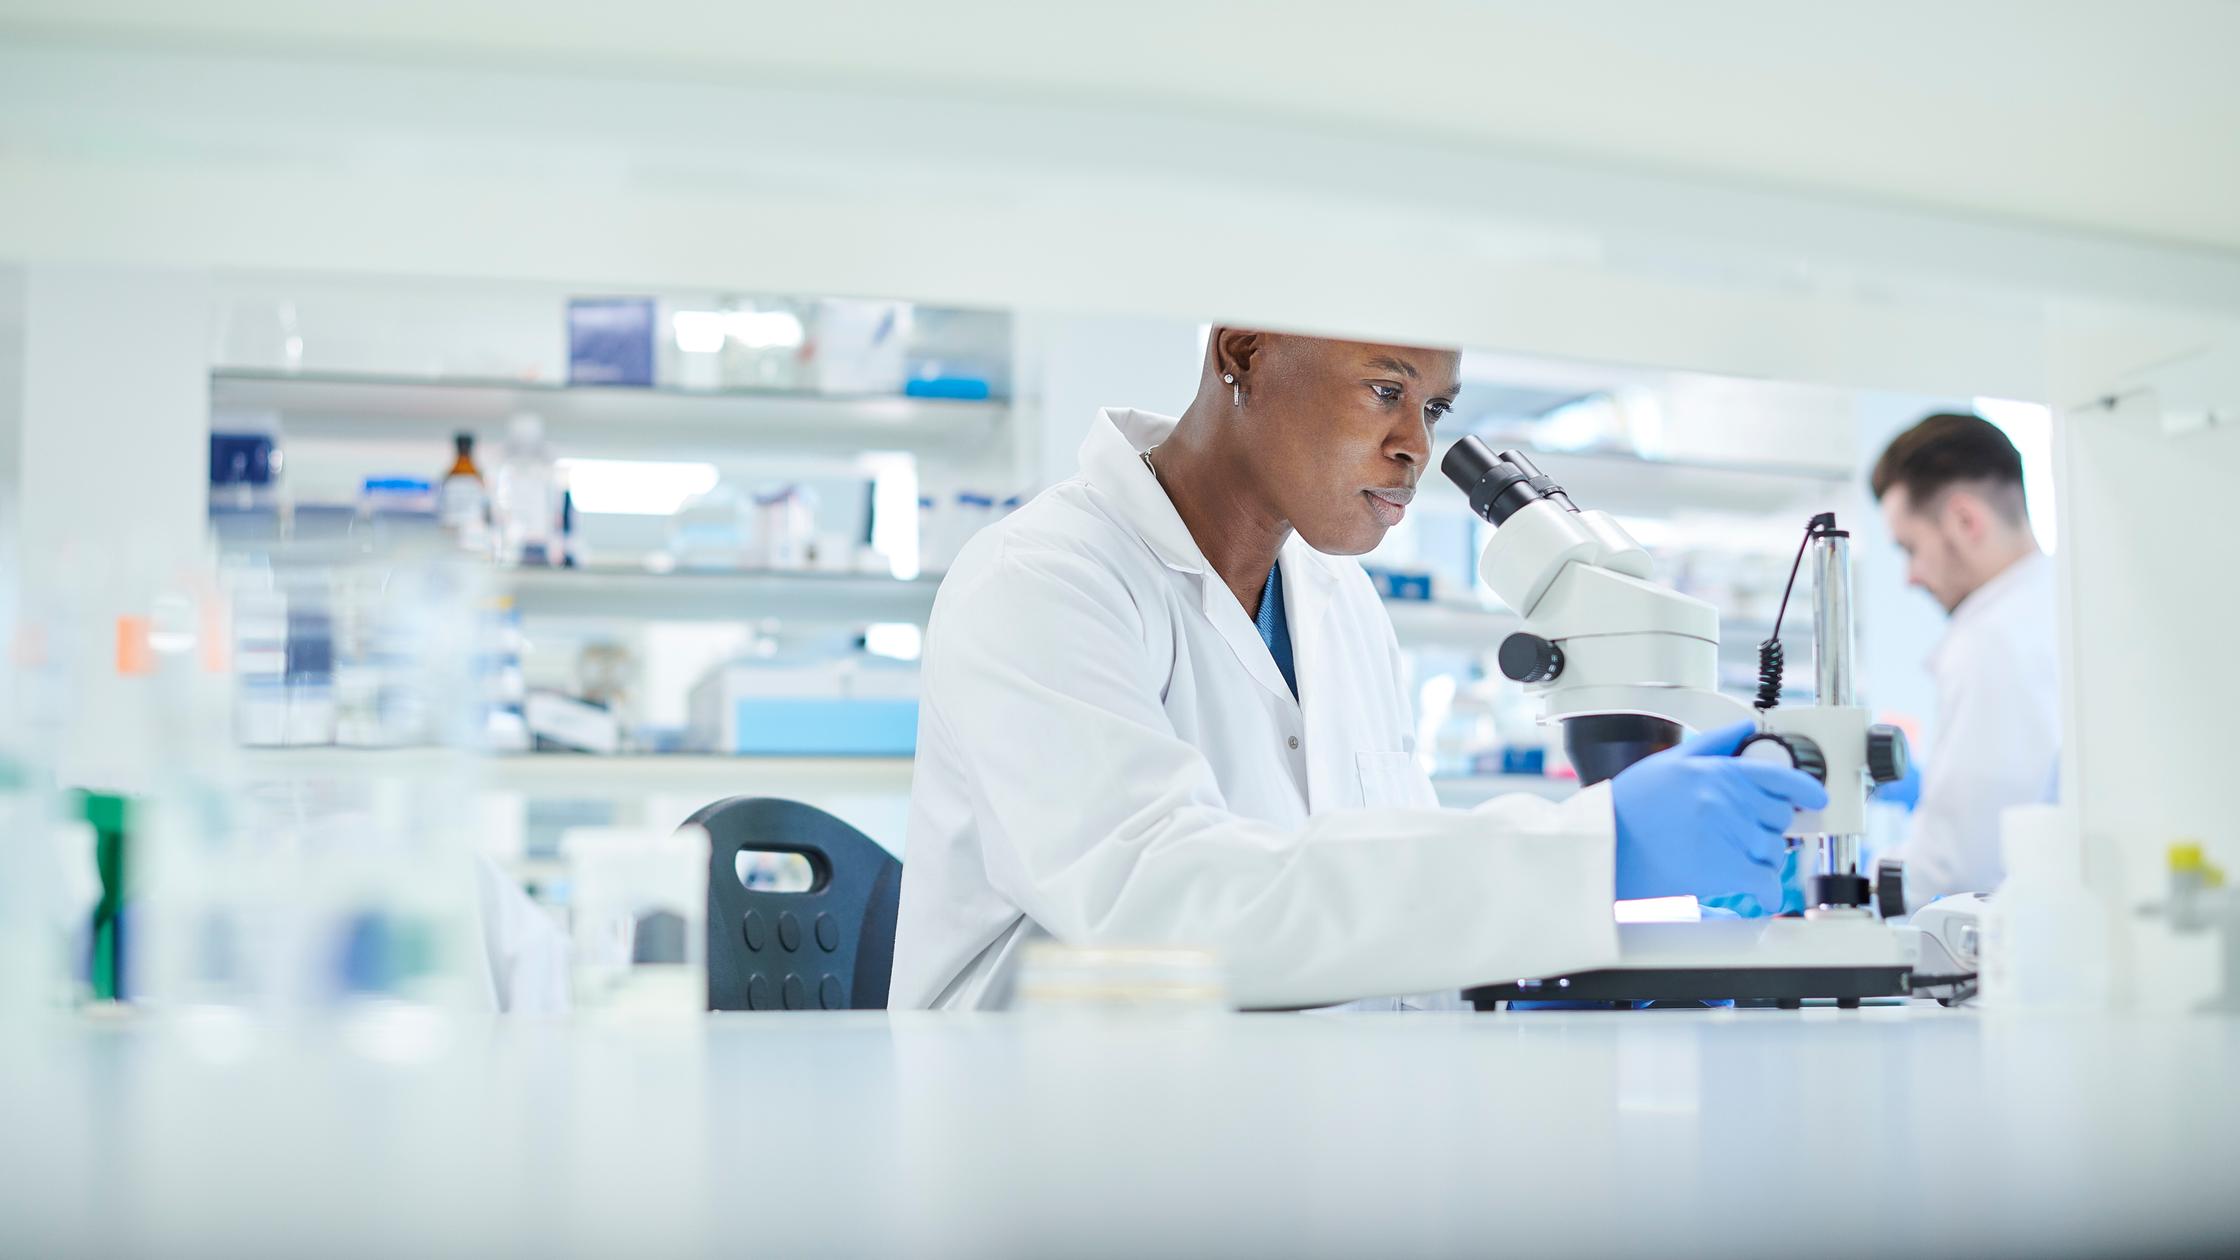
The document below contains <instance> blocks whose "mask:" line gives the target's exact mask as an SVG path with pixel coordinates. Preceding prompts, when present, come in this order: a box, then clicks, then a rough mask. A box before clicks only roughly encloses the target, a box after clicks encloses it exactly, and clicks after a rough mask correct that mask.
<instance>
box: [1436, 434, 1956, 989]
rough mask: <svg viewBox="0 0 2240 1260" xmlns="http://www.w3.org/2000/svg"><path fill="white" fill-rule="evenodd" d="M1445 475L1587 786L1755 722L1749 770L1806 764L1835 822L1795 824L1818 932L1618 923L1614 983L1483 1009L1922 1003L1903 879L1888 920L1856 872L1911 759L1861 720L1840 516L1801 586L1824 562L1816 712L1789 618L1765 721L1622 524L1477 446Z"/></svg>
mask: <svg viewBox="0 0 2240 1260" xmlns="http://www.w3.org/2000/svg"><path fill="white" fill-rule="evenodd" d="M1440 467H1441V470H1442V471H1444V472H1445V473H1446V475H1447V477H1448V478H1449V479H1450V480H1452V481H1453V482H1454V483H1455V484H1456V485H1458V486H1460V487H1461V488H1462V490H1463V492H1464V493H1465V494H1467V495H1468V496H1469V499H1470V507H1471V510H1472V511H1475V512H1476V513H1477V514H1478V515H1479V516H1481V517H1483V518H1485V520H1486V521H1487V522H1488V523H1490V524H1491V525H1493V527H1494V532H1493V537H1492V538H1491V539H1490V540H1489V541H1488V542H1487V543H1486V547H1485V551H1484V553H1483V554H1482V555H1481V556H1480V558H1479V564H1478V572H1479V576H1480V578H1481V579H1482V580H1483V581H1484V582H1485V583H1486V585H1488V586H1490V587H1492V588H1493V591H1494V593H1495V594H1497V595H1499V596H1500V597H1501V598H1502V600H1503V601H1504V602H1505V603H1507V604H1508V605H1509V607H1510V608H1511V609H1512V610H1514V611H1515V612H1516V613H1517V615H1518V616H1519V617H1520V618H1522V620H1523V624H1522V626H1521V627H1520V628H1519V629H1518V630H1517V631H1516V632H1515V633H1513V634H1511V635H1509V636H1508V637H1507V638H1506V639H1505V640H1503V641H1502V643H1501V645H1500V649H1499V652H1498V653H1497V657H1498V662H1499V665H1500V668H1501V672H1502V673H1503V674H1504V675H1506V676H1507V677H1508V678H1510V679H1511V680H1513V681H1515V682H1518V683H1521V684H1523V686H1524V688H1525V690H1526V692H1527V693H1528V694H1530V695H1531V696H1533V697H1534V698H1535V699H1536V700H1537V701H1538V702H1539V705H1540V716H1541V720H1542V721H1544V722H1554V723H1559V724H1560V725H1561V726H1562V728H1563V738H1564V746H1565V750H1566V752H1567V753H1568V754H1569V755H1570V758H1571V761H1572V764H1573V765H1574V766H1575V767H1577V769H1578V771H1579V776H1580V780H1581V782H1582V783H1583V784H1586V785H1590V786H1591V785H1592V784H1595V783H1599V782H1602V781H1604V780H1606V779H1609V778H1611V777H1613V776H1615V775H1616V774H1617V773H1619V772H1620V771H1622V770H1624V769H1625V768H1626V767H1627V766H1630V765H1632V764H1633V763H1634V762H1636V761H1638V760H1640V759H1641V758H1643V757H1646V756H1648V755H1650V754H1652V753H1655V752H1660V751H1662V750H1664V749H1666V748H1670V747H1673V746H1674V745H1676V744H1678V743H1679V742H1680V739H1681V732H1682V729H1683V728H1691V727H1692V728H1694V729H1697V730H1705V729H1710V728H1714V727H1719V726H1726V725H1730V724H1732V723H1735V722H1738V721H1741V720H1743V719H1745V718H1748V719H1752V720H1755V721H1756V722H1757V724H1758V732H1757V733H1756V734H1755V735H1753V736H1751V737H1750V738H1749V739H1748V740H1747V741H1745V743H1744V744H1743V746H1742V747H1741V748H1740V749H1739V750H1737V752H1736V754H1735V755H1736V756H1738V757H1751V758H1759V759H1764V760H1769V761H1776V762H1779V763H1780V764H1784V765H1790V766H1794V767H1796V768H1797V769H1799V770H1802V771H1804V772H1805V773H1807V774H1810V775H1812V776H1813V777H1815V778H1817V779H1819V780H1820V781H1821V782H1822V783H1824V784H1825V785H1826V786H1827V789H1828V807H1827V808H1826V809H1825V810H1821V811H1818V812H1813V813H1800V814H1798V815H1797V818H1796V822H1795V825H1794V826H1793V827H1792V828H1791V830H1790V832H1789V838H1790V843H1791V844H1792V845H1794V846H1797V847H1798V849H1799V854H1798V856H1799V869H1800V870H1802V871H1809V872H1810V875H1809V878H1808V879H1807V880H1806V896H1805V908H1804V911H1803V913H1802V915H1801V916H1793V917H1790V916H1785V917H1774V918H1759V919H1707V920H1703V921H1700V922H1684V923H1621V924H1620V925H1619V960H1618V963H1617V965H1616V966H1615V967H1612V968H1608V969H1603V970H1598V971H1593V972H1585V973H1579V974H1574V975H1568V976H1551V977H1538V978H1527V979H1518V980H1513V981H1504V982H1500V983H1494V984H1488V985H1485V986H1481V987H1479V988H1475V989H1472V990H1470V992H1469V996H1470V997H1471V999H1472V1000H1473V1002H1474V1003H1475V1004H1476V1005H1477V1006H1478V1008H1479V1009H1481V1010H1486V1009H1493V1007H1494V1004H1496V1003H1498V1002H1501V1001H1511V1000H1538V999H1550V998H1558V999H1565V1000H1582V1001H1594V1000H1615V1001H1695V1000H1712V999H1736V1000H1741V1001H1747V1002H1752V1003H1773V1004H1777V1005H1781V1006H1796V1005H1799V1004H1801V1003H1802V1002H1803V1001H1805V1000H1806V999H1833V1000H1834V1001H1836V1002H1837V1003H1838V1004H1839V1005H1843V1006H1856V1005H1858V1003H1859V1001H1860V999H1862V998H1868V997H1888V996H1905V995H1907V994H1909V993H1911V992H1912V990H1913V988H1914V977H1913V975H1912V971H1913V964H1914V960H1915V959H1916V958H1917V957H1918V956H1919V951H1918V944H1917V942H1916V941H1914V940H1913V939H1911V934H1909V933H1907V932H1905V931H1904V930H1902V929H1895V928H1892V927H1890V926H1888V925H1886V924H1885V923H1884V922H1883V921H1882V919H1883V915H1885V914H1888V915H1897V914H1902V913H1904V901H1903V894H1902V891H1901V890H1900V889H1899V888H1898V887H1897V875H1896V874H1895V872H1892V873H1890V874H1889V875H1888V876H1887V877H1886V879H1885V881H1884V884H1885V886H1884V887H1883V888H1882V889H1881V890H1880V893H1881V897H1880V906H1879V912H1878V907H1877V906H1876V905H1875V904H1872V903H1873V902H1874V901H1875V894H1876V891H1877V890H1876V889H1875V887H1874V886H1873V885H1871V884H1870V882H1869V880H1868V879H1867V878H1866V876H1865V875H1864V874H1862V873H1861V871H1860V870H1859V859H1860V841H1861V838H1862V836H1863V834H1864V833H1865V831H1866V804H1867V795H1868V793H1869V792H1870V791H1871V789H1872V785H1873V784H1878V783H1888V782H1893V781H1895V780H1897V779H1899V778H1902V777H1904V775H1905V773H1906V763H1907V749H1906V741H1905V736H1904V734H1903V733H1902V732H1900V731H1898V730H1897V729H1895V728H1893V727H1887V726H1877V725H1874V724H1872V723H1870V722H1869V720H1868V714H1867V711H1866V710H1865V709H1863V708H1860V707H1859V706H1858V705H1857V704H1856V703H1854V699H1855V697H1854V695H1853V690H1852V678H1851V666H1852V623H1851V557H1850V538H1849V536H1848V535H1847V534H1845V533H1844V531H1842V530H1840V529H1838V528H1836V523H1835V516H1834V514H1833V513H1824V514H1822V515H1819V516H1816V517H1814V518H1813V519H1812V521H1811V523H1810V524H1809V525H1808V526H1807V527H1806V530H1805V537H1804V540H1803V542H1802V544H1801V545H1800V547H1799V550H1798V553H1797V563H1796V565H1795V566H1793V567H1792V569H1791V571H1790V578H1789V581H1790V589H1791V590H1792V591H1793V590H1794V589H1795V585H1796V579H1797V576H1798V572H1799V570H1801V569H1802V567H1803V565H1804V563H1805V561H1806V559H1807V558H1808V557H1809V559H1810V561H1811V575H1812V583H1813V592H1812V612H1813V638H1814V648H1815V651H1814V661H1813V672H1814V702H1813V703H1812V704H1810V705H1796V706H1790V705H1783V704H1782V703H1781V690H1782V675H1783V668H1784V661H1783V660H1782V654H1781V642H1780V618H1776V620H1775V624H1774V632H1773V635H1772V637H1770V638H1768V639H1767V640H1766V641H1765V643H1764V644H1763V645H1761V647H1760V649H1759V685H1758V692H1757V695H1756V697H1755V704H1754V705H1753V704H1750V703H1745V702H1743V701H1741V700H1737V699H1734V698H1732V697H1729V696H1726V695H1723V694H1721V693H1720V691H1719V689H1718V672H1719V614H1718V611H1717V610H1716V609H1714V608H1713V607H1712V606H1711V605H1709V604H1707V603H1705V602H1703V601H1702V600H1698V599H1692V598H1690V597H1688V596H1686V595H1682V594H1680V593H1679V592H1678V591H1675V590H1672V589H1670V588H1669V587H1665V586H1661V585H1659V584H1657V583H1656V582H1654V581H1652V580H1651V572H1652V569H1651V564H1650V560H1649V555H1648V553H1647V552H1646V551H1644V550H1643V549H1642V547H1641V545H1640V544H1639V543H1637V542H1635V541H1634V540H1633V539H1632V538H1631V537H1630V536H1629V535H1627V533H1626V532H1625V530H1624V528H1623V527H1621V526H1620V525H1619V524H1618V523H1617V521H1616V520H1614V519H1613V518H1612V517H1610V516H1609V515H1608V514H1607V513H1604V512H1599V511H1591V510H1582V509H1581V508H1580V507H1579V506H1578V505H1577V504H1576V503H1574V502H1572V500H1571V496H1570V495H1569V494H1568V493H1566V492H1565V491H1564V489H1563V487H1562V486H1560V485H1557V484H1556V482H1555V481H1554V479H1553V478H1551V477H1549V476H1547V475H1546V474H1545V473H1543V472H1542V471H1541V470H1540V469H1539V467H1538V466H1537V465H1535V464H1534V463H1533V461H1532V460H1531V459H1530V458H1529V457H1527V456H1526V455H1525V454H1524V453H1523V452H1520V451H1513V450H1511V451H1502V452H1500V453H1499V454H1496V453H1494V452H1493V451H1492V450H1491V449H1489V448H1488V447H1487V446H1486V445H1485V444H1484V443H1483V442H1481V441H1479V440H1478V439H1476V438H1474V437H1465V438H1463V439H1462V440H1461V441H1459V442H1457V443H1456V444H1455V445H1454V447H1453V448H1452V449H1450V450H1449V451H1448V452H1447V455H1446V458H1445V459H1444V460H1443V461H1442V463H1441V465H1440ZM1787 609H1788V597H1787V595H1784V596H1783V600H1782V615H1783V616H1786V614H1787ZM1768 909H1769V910H1771V909H1772V907H1768Z"/></svg>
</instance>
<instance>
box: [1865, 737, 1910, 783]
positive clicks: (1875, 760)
mask: <svg viewBox="0 0 2240 1260" xmlns="http://www.w3.org/2000/svg"><path fill="white" fill-rule="evenodd" d="M1912 765H1913V750H1912V749H1911V748H1910V747H1909V746H1908V745H1907V744H1906V733H1905V732H1904V731H1901V730H1899V729H1898V728H1897V727H1895V726H1870V727H1868V728H1867V777H1868V778H1870V779H1873V780H1874V781H1875V782H1876V783H1896V782H1897V781H1898V780H1900V779H1902V778H1904V777H1906V771H1907V770H1908V769H1910V768H1911V767H1912Z"/></svg>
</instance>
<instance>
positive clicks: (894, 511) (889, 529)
mask: <svg viewBox="0 0 2240 1260" xmlns="http://www.w3.org/2000/svg"><path fill="white" fill-rule="evenodd" d="M862 463H863V466H864V467H865V468H866V469H867V470H868V471H869V472H870V473H871V549H872V550H873V551H876V552H878V553H879V554H880V555H882V556H885V557H886V558H887V567H888V569H889V571H891V572H892V573H893V574H894V575H895V576H896V577H898V578H901V579H903V580H905V581H907V580H909V579H911V578H914V577H916V576H918V461H917V459H916V457H914V456H911V455H908V454H903V453H897V452H887V451H874V452H872V453H870V454H867V455H865V456H864V457H863V461H862Z"/></svg>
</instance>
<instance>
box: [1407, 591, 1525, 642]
mask: <svg viewBox="0 0 2240 1260" xmlns="http://www.w3.org/2000/svg"><path fill="white" fill-rule="evenodd" d="M1384 609H1385V613H1386V615H1388V616H1390V617H1391V618H1392V633H1393V635H1394V636H1395V637H1397V638H1398V639H1399V640H1400V646H1401V647H1404V648H1418V647H1451V648H1463V649H1469V650H1484V651H1487V652H1490V651H1493V650H1494V649H1495V648H1498V647H1500V646H1501V640H1502V639H1503V638H1504V637H1506V636H1507V635H1508V634H1510V633H1511V632H1512V631H1514V630H1515V629H1516V628H1517V626H1518V624H1519V622H1518V619H1517V615H1516V614H1515V613H1512V612H1510V611H1508V610H1507V609H1504V608H1486V607H1483V606H1481V605H1478V604H1469V603H1464V602H1462V601H1461V600H1438V599H1434V600H1414V599H1388V600H1386V601H1385V604H1384Z"/></svg>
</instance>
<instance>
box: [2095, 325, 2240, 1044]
mask: <svg viewBox="0 0 2240 1260" xmlns="http://www.w3.org/2000/svg"><path fill="white" fill-rule="evenodd" d="M2228 346H2229V347H2234V348H2240V337H2235V338H2234V339H2233V340H2232V341H2230V342H2228ZM2230 352H2231V351H2228V353H2230ZM2056 427H2057V437H2058V439H2059V441H2060V444H2061V445H2060V448H2059V457H2060V460H2061V473H2062V495H2061V516H2062V524H2061V538H2062V544H2061V553H2060V556H2059V559H2060V563H2061V569H2060V571H2061V574H2062V592H2061V593H2062V600H2063V603H2064V604H2065V609H2064V612H2065V617H2064V631H2065V637H2064V644H2063V647H2064V659H2063V664H2064V665H2065V667H2066V668H2065V671H2064V672H2065V673H2066V675H2067V677H2068V678H2069V679H2070V680H2071V687H2072V691H2071V693H2070V695H2069V703H2068V707H2067V710H2066V712H2067V714H2068V727H2067V730H2066V732H2065V734H2066V746H2065V748H2064V756H2063V759H2062V780H2063V781H2062V800H2063V802H2064V803H2065V804H2066V805H2068V806H2070V807H2071V808H2073V809H2074V810H2075V811H2076V812H2077V817H2078V820H2079V823H2080V826H2081V827H2082V829H2083V833H2084V839H2085V860H2086V864H2087V873H2088V874H2090V875H2092V876H2094V877H2095V880H2096V883H2098V885H2099V886H2100V887H2101V888H2102V889H2103V891H2104V892H2105V893H2106V894H2107V897H2108V906H2109V909H2110V911H2111V912H2112V914H2113V915H2114V925H2115V928H2116V933H2117V939H2118V941H2119V943H2120V945H2121V953H2120V954H2119V964H2122V965H2120V966H2119V970H2118V971H2117V974H2118V975H2119V976H2122V977H2125V978H2126V983H2125V986H2124V989H2123V990H2122V991H2121V992H2120V993H2119V998H2120V999H2121V1000H2125V1001H2129V1002H2131V1003H2133V1004H2136V1005H2139V1006H2143V1007H2146V1008H2149V1009H2155V1008H2160V1009H2171V1008H2174V1007H2177V1006H2179V1005H2181V1004H2182V1003H2185V1002H2187V1001H2190V1000H2192V999H2194V998H2197V997H2199V996H2201V995H2202V994H2203V992H2204V991H2205V990H2206V989H2207V988H2208V987H2209V986H2210V985H2211V984H2213V983H2214V979H2215V976H2216V972H2217V967H2216V963H2215V960H2214V956H2213V954H2212V953H2211V952H2210V947H2209V944H2208V942H2207V941H2205V940H2203V939H2202V938H2199V937H2194V938H2174V937H2172V935H2171V934H2170V932H2169V929H2168V928H2167V927H2166V926H2164V925H2162V924H2161V923H2159V922H2150V921H2148V920H2146V919H2143V918H2141V917H2140V916H2139V915H2138V914H2137V913H2136V911H2137V908H2138V907H2139V906H2141V905H2145V904H2149V903H2151V902H2154V901H2158V900H2160V899H2161V897H2162V895H2163V894H2164V891H2165V888H2166V875H2165V871H2166V869H2167V866H2166V863H2167V853H2168V848H2169V845H2170V844H2171V843H2172V842H2174V841H2179V840H2187V839H2191V840H2197V841H2201V842H2203V843H2205V844H2207V845H2208V846H2209V851H2210V855H2211V858H2212V860H2214V861H2217V862H2219V863H2221V864H2223V865H2224V866H2225V867H2226V869H2228V870H2232V869H2235V868H2240V812H2236V811H2235V807H2234V796H2233V788H2232V782H2233V773H2232V761H2233V740H2232V737H2231V732H2232V725H2233V718H2234V714H2235V713H2240V664H2236V663H2235V660H2234V652H2233V642H2234V630H2233V628H2234V626H2236V625H2240V579H2236V578H2235V566H2234V562H2233V558H2232V544H2231V538H2230V535H2231V529H2230V521H2229V517H2230V514H2231V504H2232V498H2233V492H2234V489H2235V488H2236V487H2240V426H2236V425H2231V424H2226V425H2224V426H2222V427H2221V428H2212V429H2208V430H2205V431H2202V432H2196V433H2188V434H2177V435H2170V434H2165V433H2164V432H2163V431H2162V427H2161V407H2160V405H2159V404H2158V400H2157V397H2156V395H2155V394H2153V393H2136V394H2132V395H2130V396H2129V397H2126V398H2124V399H2121V400H2120V401H2118V402H2117V404H2116V405H2115V406H2114V407H2113V408H2112V409H2110V408H2105V407H2100V406H2085V407H2073V408H2069V409H2066V410H2065V411H2064V412H2063V413H2062V414H2061V416H2060V418H2059V420H2058V422H2057V426H2056Z"/></svg>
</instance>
